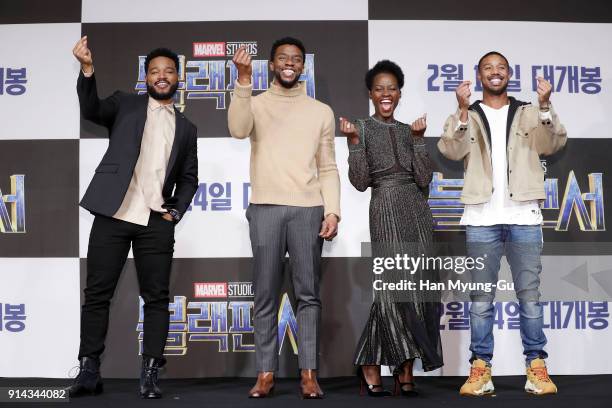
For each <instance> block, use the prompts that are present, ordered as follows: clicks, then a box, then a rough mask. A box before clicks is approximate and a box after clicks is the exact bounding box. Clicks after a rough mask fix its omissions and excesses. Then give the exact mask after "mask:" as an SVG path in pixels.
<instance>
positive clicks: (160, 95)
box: [147, 82, 179, 101]
mask: <svg viewBox="0 0 612 408" xmlns="http://www.w3.org/2000/svg"><path fill="white" fill-rule="evenodd" d="M178 86H179V84H178V82H177V83H175V84H174V85H172V86H171V87H170V89H169V90H168V92H166V93H159V92H157V91H156V90H155V88H153V87H152V86H151V85H149V84H147V93H148V94H149V96H150V97H151V98H153V99H155V100H158V101H164V100H167V99H170V98H172V97H173V96H174V94H175V93H176V90H177V89H178Z"/></svg>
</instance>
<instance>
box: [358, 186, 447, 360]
mask: <svg viewBox="0 0 612 408" xmlns="http://www.w3.org/2000/svg"><path fill="white" fill-rule="evenodd" d="M370 238H371V241H372V244H373V245H376V244H383V245H382V246H383V247H386V248H387V251H389V248H393V250H394V251H397V250H400V251H402V253H404V254H406V253H407V255H409V256H414V257H418V256H421V255H423V254H425V255H427V254H429V253H430V252H431V247H432V242H433V218H432V215H431V211H430V209H429V206H428V204H427V199H426V197H425V195H424V194H423V192H422V191H421V190H420V189H419V187H418V186H417V185H416V184H415V183H414V181H412V178H411V177H410V176H409V175H407V174H393V175H390V176H384V177H382V178H380V179H378V180H375V181H374V183H373V188H372V198H371V201H370ZM386 244H390V245H386ZM373 250H374V251H376V250H375V249H373ZM387 255H392V254H387ZM421 273H423V272H422V271H418V272H417V273H416V274H412V275H411V274H410V273H408V272H406V271H394V272H385V275H384V276H385V279H386V280H389V281H398V280H399V279H409V280H415V279H420V277H422V275H421ZM428 273H429V272H428ZM377 278H380V276H378V277H377ZM428 278H429V276H428ZM374 299H375V300H374V302H373V304H372V306H371V308H370V314H369V316H368V319H367V322H366V324H365V328H364V330H363V333H362V335H361V338H360V340H359V343H358V345H357V350H356V353H355V360H354V363H355V365H388V366H394V367H396V368H397V367H399V366H401V364H402V363H404V362H405V361H406V360H411V359H415V358H418V359H421V361H422V365H423V369H424V370H425V371H430V370H434V369H436V368H439V367H441V366H442V365H443V360H442V344H441V340H440V327H439V324H440V307H441V305H440V302H434V301H431V300H432V299H431V294H425V293H423V292H421V291H418V290H416V291H410V293H407V294H406V293H403V294H402V295H401V296H399V295H397V294H394V293H391V292H389V291H384V292H382V293H380V294H377V295H376V296H375V297H374Z"/></svg>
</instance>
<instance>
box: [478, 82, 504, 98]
mask: <svg viewBox="0 0 612 408" xmlns="http://www.w3.org/2000/svg"><path fill="white" fill-rule="evenodd" d="M482 88H483V89H484V90H486V91H487V92H488V93H490V94H491V95H495V96H499V95H503V94H504V93H505V92H506V89H508V83H507V82H506V85H505V86H504V87H503V88H499V89H491V88H485V87H484V84H483V86H482Z"/></svg>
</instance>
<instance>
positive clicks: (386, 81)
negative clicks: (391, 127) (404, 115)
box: [369, 72, 402, 121]
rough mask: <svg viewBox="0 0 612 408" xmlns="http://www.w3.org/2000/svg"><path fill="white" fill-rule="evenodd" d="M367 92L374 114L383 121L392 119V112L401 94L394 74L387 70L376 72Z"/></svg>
mask: <svg viewBox="0 0 612 408" xmlns="http://www.w3.org/2000/svg"><path fill="white" fill-rule="evenodd" d="M369 94H370V99H371V100H372V104H373V105H374V115H375V116H376V117H377V118H378V119H380V120H383V121H390V120H393V112H395V108H396V107H397V104H398V103H399V100H400V98H401V96H402V91H400V88H399V85H398V84H397V78H395V75H393V74H390V73H388V72H381V73H380V74H377V75H376V76H375V77H374V80H373V81H372V90H371V91H370V92H369Z"/></svg>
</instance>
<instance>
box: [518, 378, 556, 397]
mask: <svg viewBox="0 0 612 408" xmlns="http://www.w3.org/2000/svg"><path fill="white" fill-rule="evenodd" d="M525 392H527V393H528V394H531V395H551V394H556V393H557V388H556V387H555V390H554V391H548V392H542V391H541V390H538V388H537V387H536V386H535V385H533V383H532V382H531V381H529V380H527V382H526V383H525Z"/></svg>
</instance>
